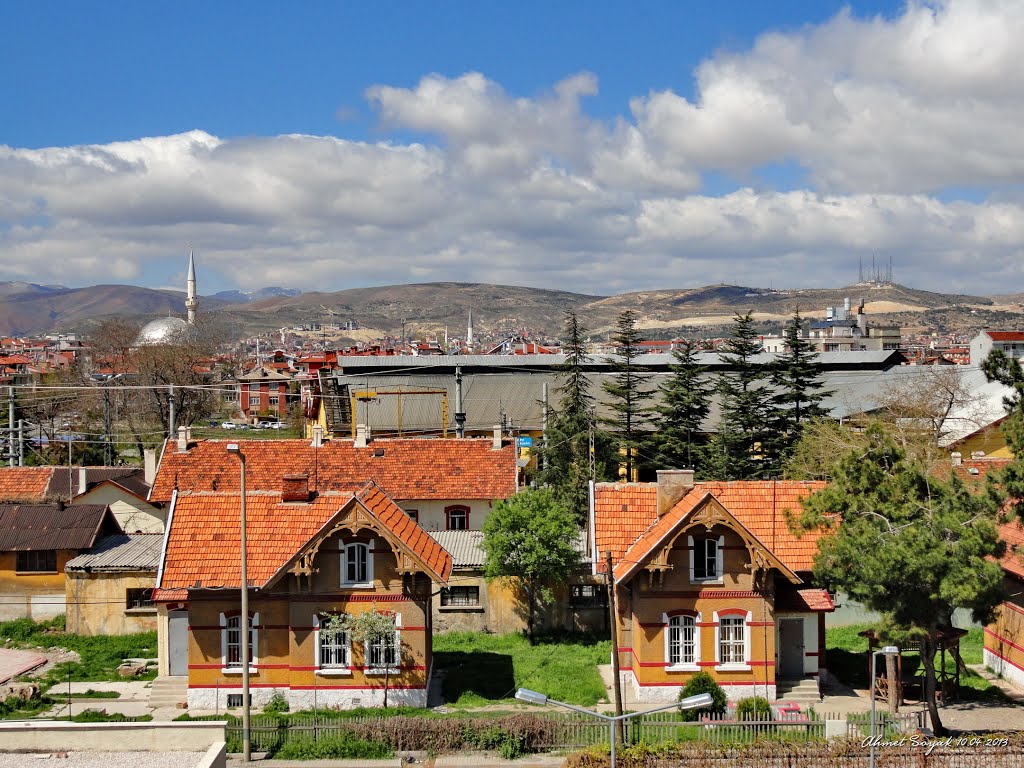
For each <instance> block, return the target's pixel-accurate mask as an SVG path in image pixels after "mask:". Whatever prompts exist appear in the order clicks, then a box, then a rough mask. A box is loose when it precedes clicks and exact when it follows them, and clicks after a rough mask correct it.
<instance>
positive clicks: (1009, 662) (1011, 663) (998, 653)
mask: <svg viewBox="0 0 1024 768" xmlns="http://www.w3.org/2000/svg"><path fill="white" fill-rule="evenodd" d="M985 650H986V651H988V652H989V653H991V654H992V655H993V656H998V657H999V658H1000V659H1001V660H1002V661H1005V662H1006V663H1007V664H1009V665H1010V666H1011V667H1016V668H1017V669H1019V670H1021V671H1022V672H1024V667H1022V666H1021V665H1020V664H1018V663H1017V662H1015V661H1011V660H1010V659H1008V658H1006V657H1005V656H1003V654H1001V653H1000V652H999V651H993V650H992V649H991V648H986V649H985Z"/></svg>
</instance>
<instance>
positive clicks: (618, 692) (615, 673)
mask: <svg viewBox="0 0 1024 768" xmlns="http://www.w3.org/2000/svg"><path fill="white" fill-rule="evenodd" d="M604 556H605V563H606V566H607V574H606V575H607V576H608V613H609V614H610V616H611V621H610V622H609V623H610V624H611V631H612V687H613V689H614V691H615V716H616V717H621V716H622V679H621V675H620V674H619V624H618V616H617V614H618V611H617V610H616V607H615V574H614V573H613V572H612V551H611V550H610V549H609V550H607V551H606V552H605V553H604ZM615 740H616V741H617V742H621V741H622V721H621V720H620V721H618V722H616V723H615Z"/></svg>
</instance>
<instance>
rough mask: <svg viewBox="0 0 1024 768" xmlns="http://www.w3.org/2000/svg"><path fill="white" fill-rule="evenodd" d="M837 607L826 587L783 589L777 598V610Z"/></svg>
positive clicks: (823, 609) (812, 609)
mask: <svg viewBox="0 0 1024 768" xmlns="http://www.w3.org/2000/svg"><path fill="white" fill-rule="evenodd" d="M835 609H836V604H835V603H833V602H832V598H831V597H830V596H829V594H828V590H825V589H794V590H785V589H784V590H782V591H780V592H779V593H778V594H777V595H776V598H775V610H777V611H799V612H800V613H803V612H805V611H816V612H817V611H825V612H830V611H834V610H835Z"/></svg>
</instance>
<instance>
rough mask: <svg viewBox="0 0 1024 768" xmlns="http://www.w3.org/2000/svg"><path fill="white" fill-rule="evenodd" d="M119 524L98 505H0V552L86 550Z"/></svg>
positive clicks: (103, 507)
mask: <svg viewBox="0 0 1024 768" xmlns="http://www.w3.org/2000/svg"><path fill="white" fill-rule="evenodd" d="M101 532H109V533H115V532H116V533H120V532H121V527H120V526H119V525H118V524H117V521H116V520H115V519H114V516H113V515H112V514H111V513H110V511H109V510H108V509H107V507H105V506H103V505H101V504H72V505H69V506H63V505H60V504H34V505H30V504H4V505H0V551H3V552H11V551H33V550H48V549H88V548H89V547H91V546H92V545H93V544H94V543H95V542H96V539H97V537H98V536H99V535H100V533H101Z"/></svg>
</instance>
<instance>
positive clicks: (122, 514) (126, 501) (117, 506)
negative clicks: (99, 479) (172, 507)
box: [75, 484, 167, 533]
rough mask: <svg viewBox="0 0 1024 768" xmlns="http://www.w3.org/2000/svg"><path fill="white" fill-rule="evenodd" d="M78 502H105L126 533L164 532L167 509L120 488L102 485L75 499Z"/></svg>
mask: <svg viewBox="0 0 1024 768" xmlns="http://www.w3.org/2000/svg"><path fill="white" fill-rule="evenodd" d="M75 503H76V504H104V505H106V506H109V507H110V511H111V512H112V513H113V514H114V517H115V518H116V519H117V522H118V524H119V525H120V526H121V528H123V529H124V532H125V533H163V531H164V521H165V520H166V518H167V510H166V509H162V508H159V507H155V506H153V505H152V504H149V503H148V502H146V501H144V500H142V499H140V498H138V497H136V496H133V495H131V494H130V493H127V492H126V491H123V490H120V489H119V488H117V487H115V486H113V485H106V484H105V485H100V486H98V487H96V488H93V489H92V490H91V491H89V492H88V493H85V494H82V495H81V496H78V497H77V498H76V499H75Z"/></svg>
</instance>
